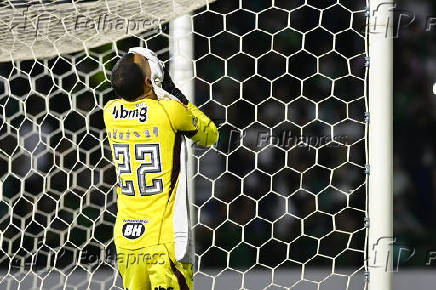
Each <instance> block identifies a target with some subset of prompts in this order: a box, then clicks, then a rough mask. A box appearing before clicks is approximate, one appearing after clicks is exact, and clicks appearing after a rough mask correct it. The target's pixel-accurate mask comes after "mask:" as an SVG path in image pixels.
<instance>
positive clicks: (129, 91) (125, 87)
mask: <svg viewBox="0 0 436 290" xmlns="http://www.w3.org/2000/svg"><path fill="white" fill-rule="evenodd" d="M133 56H134V54H132V53H127V54H126V55H124V56H123V57H122V58H121V59H120V60H119V61H118V62H117V64H116V65H115V67H114V68H113V69H112V76H111V83H112V87H113V89H114V90H115V93H117V95H118V96H119V97H121V98H123V99H125V100H127V101H133V100H134V99H136V98H138V97H139V96H141V95H142V94H143V93H144V79H145V72H144V71H143V70H142V69H141V67H140V66H139V65H138V64H137V63H135V62H134V61H133Z"/></svg>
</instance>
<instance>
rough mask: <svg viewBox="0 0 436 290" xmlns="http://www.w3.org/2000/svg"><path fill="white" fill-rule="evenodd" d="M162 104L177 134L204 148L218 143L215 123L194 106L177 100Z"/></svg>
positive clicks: (165, 101)
mask: <svg viewBox="0 0 436 290" xmlns="http://www.w3.org/2000/svg"><path fill="white" fill-rule="evenodd" d="M160 102H161V103H162V104H163V106H164V108H165V110H166V111H167V113H168V117H169V119H170V121H171V126H172V127H173V129H174V130H175V131H176V132H180V133H182V134H183V135H185V136H186V137H188V138H190V139H192V140H193V141H194V142H195V143H196V144H198V145H200V146H203V147H208V146H211V145H213V144H215V143H216V142H217V141H218V130H217V128H216V126H215V123H214V122H213V121H212V120H211V119H209V117H208V116H206V115H205V114H204V113H203V112H202V111H201V110H200V109H198V108H197V107H196V106H195V105H194V104H192V103H191V102H188V104H187V105H184V104H182V103H180V102H179V101H175V100H161V101H160Z"/></svg>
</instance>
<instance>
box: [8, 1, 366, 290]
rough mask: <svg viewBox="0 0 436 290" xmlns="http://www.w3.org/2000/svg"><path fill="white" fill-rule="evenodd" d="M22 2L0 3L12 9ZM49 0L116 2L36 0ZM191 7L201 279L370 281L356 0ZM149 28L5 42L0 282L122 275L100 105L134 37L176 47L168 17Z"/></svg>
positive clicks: (360, 10) (362, 27) (325, 285)
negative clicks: (210, 131)
mask: <svg viewBox="0 0 436 290" xmlns="http://www.w3.org/2000/svg"><path fill="white" fill-rule="evenodd" d="M21 2H22V1H8V3H9V5H8V6H6V7H5V6H2V7H0V8H1V9H0V10H1V11H4V9H12V10H14V9H16V10H15V12H19V13H21V12H22V11H21V10H19V9H21V8H20V7H19V5H18V4H17V3H21ZM55 2H62V3H64V4H62V5H73V6H70V8H71V7H72V9H73V8H74V7H75V6H74V5H76V4H78V3H79V2H87V5H88V4H89V3H91V4H92V5H94V4H95V3H100V4H101V3H110V1H94V2H93V1H73V3H72V4H71V3H70V1H38V3H40V4H41V3H43V4H44V3H51V4H53V3H55ZM88 2H89V3H88ZM126 2H128V1H126ZM130 2H132V3H134V2H138V1H130ZM151 2H152V3H155V2H159V3H167V4H168V2H173V1H151ZM175 2H180V1H175ZM192 2H194V1H192ZM140 3H143V2H142V1H140ZM196 3H197V4H198V3H203V2H202V1H197V2H196ZM82 4H85V3H82ZM91 4H89V5H91ZM203 4H204V3H203ZM1 5H4V4H1ZM17 5H18V6H17ZM41 5H42V4H41ZM53 5H54V4H53ZM108 7H109V6H108ZM144 7H145V6H143V7H142V8H141V9H142V10H140V11H142V12H144V13H145V14H147V13H148V14H147V15H149V16H150V17H151V18H153V17H156V16H155V14H153V13H150V11H147V9H145V8H144ZM189 7H190V8H189V9H188V10H189V11H190V10H192V8H196V10H193V11H191V13H192V14H191V15H190V20H191V22H192V36H193V44H194V56H193V59H192V60H189V61H192V65H193V68H194V75H193V76H192V78H190V79H189V82H193V83H194V86H195V96H194V99H195V102H196V104H197V105H198V106H199V107H200V108H201V109H202V110H203V111H205V112H206V113H207V114H208V115H209V116H211V117H212V119H214V120H215V122H216V123H217V125H218V126H219V130H220V140H219V142H218V144H217V145H215V146H213V147H212V148H210V149H207V150H194V153H193V155H192V157H191V158H192V159H193V164H194V175H193V176H192V177H191V182H192V183H193V185H194V187H195V191H196V194H195V197H194V198H193V200H191V202H192V207H193V216H194V223H193V230H194V234H195V238H196V249H195V252H196V264H195V275H194V277H195V283H196V287H197V289H241V288H243V289H289V288H292V289H334V290H340V289H364V288H365V286H366V285H365V279H364V273H365V270H366V265H365V257H366V255H365V250H366V249H365V248H366V238H367V229H366V227H365V223H364V220H365V217H366V212H367V206H366V200H367V193H366V192H367V188H366V184H367V183H366V175H365V164H366V159H367V158H366V142H367V138H366V130H367V123H366V121H365V112H366V111H367V109H366V108H367V100H366V79H367V77H366V75H367V67H366V66H365V59H366V55H367V45H366V42H367V41H366V40H367V33H366V23H367V18H366V16H365V8H366V3H365V1H364V0H361V1H346V0H322V1H321V0H306V1H303V0H296V1H287V0H263V1H251V0H240V1H224V0H217V1H216V2H214V3H212V4H207V5H205V6H203V7H201V8H198V7H199V6H197V7H193V6H189ZM71 11H74V13H76V14H77V15H79V16H80V13H84V12H83V11H80V10H74V9H73V10H71ZM138 11H139V10H138ZM186 11H187V10H183V13H185V12H186ZM97 12H98V11H97ZM142 12H141V13H142ZM154 12H156V11H154ZM44 13H45V12H44ZM98 13H100V12H98ZM98 13H97V14H98ZM101 13H106V12H101ZM110 13H112V14H111V15H112V16H114V17H118V18H119V19H124V20H125V19H127V18H128V17H127V16H125V15H123V13H118V14H117V13H116V12H114V11H110ZM97 14H93V17H97V16H96V15H97ZM145 14H144V15H145ZM180 14H182V13H180ZM59 15H61V16H62V15H64V14H59ZM77 15H76V16H77ZM176 15H178V13H173V14H171V13H169V12H168V15H167V16H163V17H164V19H163V20H164V21H168V20H170V19H172V17H174V16H176ZM64 17H67V16H65V15H64ZM68 17H70V15H69V16H68ZM68 17H67V18H68ZM86 17H89V15H87V16H86ZM161 17H162V16H161ZM61 18H62V17H61ZM0 19H1V20H2V21H3V20H4V19H5V18H4V17H3V16H0ZM68 19H71V17H70V18H68ZM147 19H148V18H147ZM153 19H154V18H153ZM160 19H161V20H162V18H160ZM94 20H95V19H94ZM96 21H97V20H96ZM98 21H100V20H98ZM156 27H157V29H156ZM156 27H153V29H150V30H146V31H143V30H141V31H133V32H130V33H129V34H128V35H127V36H128V37H126V35H124V38H121V39H118V37H113V38H111V39H110V40H107V39H106V40H105V41H104V42H105V43H104V44H103V43H100V42H95V43H94V42H93V43H90V42H88V41H86V40H84V39H81V38H80V37H78V38H77V39H78V40H77V41H78V42H77V43H80V45H81V48H80V47H79V46H80V45H79V46H76V47H75V49H72V50H70V48H68V49H67V50H66V51H62V50H59V49H58V48H54V49H50V48H46V49H47V51H48V52H47V51H45V52H40V51H38V50H39V49H40V47H39V46H38V45H36V46H35V47H32V46H30V48H29V47H28V48H27V50H26V49H24V50H23V51H26V52H25V53H22V52H20V49H21V48H22V47H26V44H23V43H21V42H20V38H19V37H18V36H17V35H15V36H14V37H13V38H10V39H9V40H8V41H9V44H7V45H11V46H10V47H8V46H6V44H5V43H4V42H3V40H2V41H1V42H2V44H1V45H0V48H1V49H2V50H3V51H2V54H1V55H2V60H6V59H7V58H8V57H9V58H12V59H13V60H12V61H9V62H3V63H1V64H0V91H1V97H0V105H1V112H2V117H1V127H0V136H1V142H0V182H1V183H0V194H1V195H0V197H1V199H0V245H1V248H0V253H1V254H0V273H1V275H0V288H1V289H23V288H26V289H27V288H29V289H33V288H35V289H88V288H90V289H112V288H113V289H121V288H122V282H121V278H120V276H119V275H118V273H117V268H116V259H115V257H116V253H115V247H114V245H113V238H112V228H113V225H114V222H115V216H116V212H117V208H116V193H115V191H114V189H115V187H116V176H115V170H114V168H113V165H112V163H111V152H110V147H109V144H108V141H107V138H106V134H105V130H104V123H103V118H102V108H103V106H104V104H105V103H106V102H107V101H108V100H109V99H111V98H113V97H114V95H113V92H112V89H111V86H110V75H111V69H112V67H113V66H114V64H115V63H116V61H117V60H118V59H119V57H120V56H121V55H123V54H124V53H126V52H127V50H128V49H129V48H130V47H132V46H146V47H148V48H151V49H153V50H154V51H156V52H157V53H158V55H159V57H160V58H161V59H162V60H164V61H165V62H167V61H170V60H171V56H172V54H171V53H170V51H169V48H168V47H169V41H170V36H169V26H168V24H167V23H164V22H163V21H159V25H158V26H156ZM93 29H94V32H93V33H94V34H96V35H101V34H102V33H101V32H99V31H98V28H96V27H95V26H94V27H93V28H91V29H88V31H87V32H86V35H89V31H92V30H93ZM113 29H115V28H113ZM107 33H109V32H107ZM110 33H112V32H110ZM91 34H92V33H91ZM2 37H3V36H2ZM175 37H177V36H175ZM181 37H183V36H181ZM1 39H3V38H1ZM26 41H27V40H26ZM46 41H48V42H53V43H55V42H56V41H55V40H53V39H52V38H49V37H48V38H46ZM91 42H92V41H91ZM54 47H62V45H60V46H58V44H56V45H55V46H54ZM78 49H82V50H79V51H77V50H78ZM17 53H18V54H17ZM3 56H7V57H5V58H3Z"/></svg>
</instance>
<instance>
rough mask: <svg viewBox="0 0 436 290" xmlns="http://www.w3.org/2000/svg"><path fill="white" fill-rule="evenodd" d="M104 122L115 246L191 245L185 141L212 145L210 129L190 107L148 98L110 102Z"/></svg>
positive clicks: (212, 128)
mask: <svg viewBox="0 0 436 290" xmlns="http://www.w3.org/2000/svg"><path fill="white" fill-rule="evenodd" d="M104 122H105V125H106V133H107V136H108V139H109V143H110V146H111V149H112V158H113V161H114V163H115V167H116V175H117V178H118V188H117V192H118V202H117V204H118V214H117V218H116V223H115V228H114V241H115V244H116V245H117V247H120V248H126V249H139V248H143V247H147V246H153V245H157V244H163V243H174V242H176V244H177V239H180V240H181V241H182V244H183V246H182V247H186V244H187V243H191V242H192V241H187V239H188V233H187V228H188V227H190V226H189V206H188V204H189V203H188V202H187V200H188V199H187V188H186V187H187V182H186V172H184V171H185V169H186V164H184V163H186V162H185V158H186V156H184V155H185V153H184V152H185V151H184V136H186V137H189V138H191V139H192V140H193V141H194V142H196V143H198V144H199V145H201V146H210V145H213V144H215V143H216V141H217V140H218V131H217V128H216V126H215V124H214V123H213V122H212V121H211V120H210V119H209V118H208V117H207V116H206V115H205V114H203V112H201V111H200V110H199V109H198V108H197V107H196V106H194V105H193V104H191V103H189V104H188V105H187V106H184V105H183V104H181V103H180V102H178V101H175V100H159V101H158V100H151V99H142V100H137V101H133V102H129V101H126V100H123V99H116V100H112V101H109V102H108V103H107V104H106V105H105V107H104ZM189 231H190V229H189ZM183 251H184V250H182V251H181V253H182V252H183ZM176 252H177V245H176ZM183 253H184V252H183ZM183 253H182V255H183ZM176 256H177V253H176ZM179 256H180V254H179ZM179 258H180V257H179Z"/></svg>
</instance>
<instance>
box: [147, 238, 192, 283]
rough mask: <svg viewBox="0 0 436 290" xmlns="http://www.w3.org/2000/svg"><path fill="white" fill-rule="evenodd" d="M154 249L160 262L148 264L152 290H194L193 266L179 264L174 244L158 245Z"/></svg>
mask: <svg viewBox="0 0 436 290" xmlns="http://www.w3.org/2000/svg"><path fill="white" fill-rule="evenodd" d="M150 248H153V252H154V255H155V257H157V256H158V255H159V260H158V262H153V263H149V264H148V273H149V278H150V283H151V289H152V290H162V289H165V290H192V289H193V286H194V283H193V272H192V265H191V264H183V263H180V262H177V261H176V260H175V257H174V244H166V245H157V246H154V247H150Z"/></svg>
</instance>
